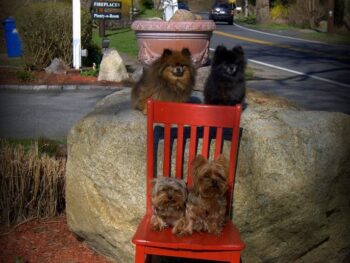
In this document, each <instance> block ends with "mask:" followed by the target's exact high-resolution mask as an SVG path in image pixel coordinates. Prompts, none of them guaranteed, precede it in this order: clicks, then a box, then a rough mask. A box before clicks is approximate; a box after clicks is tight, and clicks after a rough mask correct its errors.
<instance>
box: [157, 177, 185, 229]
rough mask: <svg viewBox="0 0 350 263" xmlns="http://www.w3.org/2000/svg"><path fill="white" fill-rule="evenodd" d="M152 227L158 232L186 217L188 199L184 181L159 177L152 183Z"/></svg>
mask: <svg viewBox="0 0 350 263" xmlns="http://www.w3.org/2000/svg"><path fill="white" fill-rule="evenodd" d="M152 183H153V189H152V212H153V214H152V218H151V226H152V228H153V229H154V230H156V231H161V230H163V229H164V228H166V227H172V226H174V224H175V222H176V221H177V220H178V219H180V218H182V217H184V215H185V205H186V199H187V190H186V184H185V182H184V181H183V180H179V179H175V178H168V177H159V178H157V179H154V180H153V181H152Z"/></svg>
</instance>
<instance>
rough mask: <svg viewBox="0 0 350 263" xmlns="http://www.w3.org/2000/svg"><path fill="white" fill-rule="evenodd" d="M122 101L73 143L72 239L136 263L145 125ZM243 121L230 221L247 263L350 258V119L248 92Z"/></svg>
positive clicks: (103, 106) (106, 106)
mask: <svg viewBox="0 0 350 263" xmlns="http://www.w3.org/2000/svg"><path fill="white" fill-rule="evenodd" d="M129 96H130V93H129V90H124V91H121V92H116V93H114V94H112V95H110V96H108V97H107V98H105V99H104V100H103V101H101V102H100V103H99V104H98V105H97V106H96V107H95V109H94V110H93V111H92V112H91V113H90V114H88V115H87V116H86V117H85V118H83V119H82V120H81V121H79V122H78V123H77V124H76V125H75V127H74V128H73V129H72V130H71V132H70V134H69V137H68V162H67V185H66V201H67V217H68V223H69V226H70V228H71V230H72V231H74V232H75V233H77V234H78V235H80V236H82V237H83V238H85V240H86V242H87V243H88V244H89V245H90V246H92V247H94V248H95V249H96V250H98V251H100V252H101V253H104V254H106V255H108V256H109V257H111V258H113V259H114V260H115V261H116V262H119V263H121V262H123V263H128V262H133V257H134V248H133V245H132V243H131V238H132V235H133V233H134V231H135V229H136V226H137V224H138V222H139V221H140V219H141V217H142V216H143V215H144V212H145V173H146V117H145V116H144V115H143V114H142V113H141V112H139V111H135V110H133V109H131V107H130V101H129ZM247 97H248V98H247V101H248V107H247V109H246V110H245V111H244V113H243V115H242V127H243V135H242V138H241V143H240V152H239V160H238V172H237V177H236V185H235V193H234V218H233V221H234V222H235V223H236V224H237V225H238V228H239V229H240V230H241V233H242V237H243V240H244V241H245V243H246V245H247V247H246V249H245V251H244V253H243V261H244V262H245V263H250V262H252V263H259V262H281V263H285V262H327V263H332V262H334V263H339V262H342V261H343V260H345V258H346V256H347V255H349V253H350V224H349V218H350V206H349V204H350V197H349V189H350V179H349V174H350V160H349V159H350V136H349V134H350V116H349V115H346V114H342V113H330V112H313V111H303V110H300V109H297V108H296V107H294V106H293V105H290V104H289V103H287V102H285V101H284V100H279V99H275V98H271V97H266V96H263V95H261V94H260V93H256V92H249V93H248V96H247Z"/></svg>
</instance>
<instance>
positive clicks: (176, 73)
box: [173, 66, 183, 76]
mask: <svg viewBox="0 0 350 263" xmlns="http://www.w3.org/2000/svg"><path fill="white" fill-rule="evenodd" d="M173 72H174V74H175V75H176V76H181V75H182V73H183V69H182V67H181V66H177V67H175V68H174V70H173Z"/></svg>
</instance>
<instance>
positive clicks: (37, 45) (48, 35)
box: [15, 2, 92, 69]
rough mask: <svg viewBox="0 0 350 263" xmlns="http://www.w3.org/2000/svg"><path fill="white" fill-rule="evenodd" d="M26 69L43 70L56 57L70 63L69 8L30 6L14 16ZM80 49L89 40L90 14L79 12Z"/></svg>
mask: <svg viewBox="0 0 350 263" xmlns="http://www.w3.org/2000/svg"><path fill="white" fill-rule="evenodd" d="M15 16H16V21H17V28H18V31H19V34H20V36H21V39H22V41H23V46H24V47H23V49H24V62H25V64H26V67H27V68H28V69H42V68H44V67H46V66H47V65H48V64H49V63H50V62H51V60H52V59H54V58H55V57H57V58H61V59H62V60H63V61H64V62H65V63H66V64H68V65H70V64H71V61H72V8H71V4H69V3H67V2H42V3H31V4H28V5H25V6H23V7H22V8H20V9H19V10H18V11H17V13H16V15H15ZM81 28H82V46H83V47H88V46H89V44H90V42H91V38H92V22H91V17H90V14H89V13H88V12H87V11H82V27H81Z"/></svg>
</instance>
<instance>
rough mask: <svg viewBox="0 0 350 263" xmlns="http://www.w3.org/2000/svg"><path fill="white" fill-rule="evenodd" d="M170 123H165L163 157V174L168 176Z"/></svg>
mask: <svg viewBox="0 0 350 263" xmlns="http://www.w3.org/2000/svg"><path fill="white" fill-rule="evenodd" d="M170 150H171V145H170V125H169V124H165V126H164V152H163V153H164V156H163V157H164V158H163V175H164V176H166V177H169V176H170Z"/></svg>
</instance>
